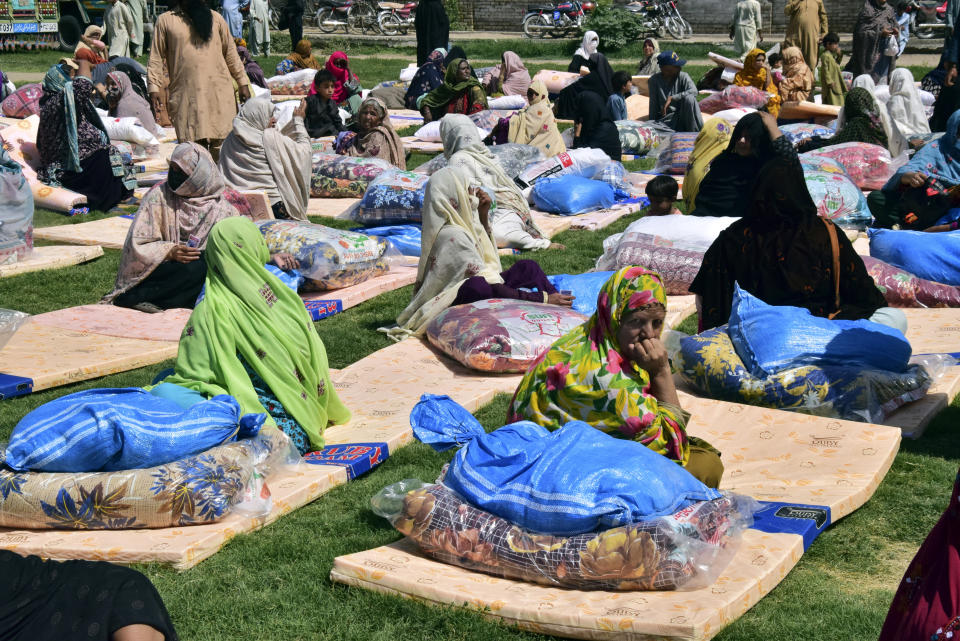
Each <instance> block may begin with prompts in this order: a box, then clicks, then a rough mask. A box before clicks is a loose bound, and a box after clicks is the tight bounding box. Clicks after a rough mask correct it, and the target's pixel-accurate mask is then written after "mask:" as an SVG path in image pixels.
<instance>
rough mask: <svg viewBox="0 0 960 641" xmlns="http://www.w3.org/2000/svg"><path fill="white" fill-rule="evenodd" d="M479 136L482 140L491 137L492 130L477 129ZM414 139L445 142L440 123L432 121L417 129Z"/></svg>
mask: <svg viewBox="0 0 960 641" xmlns="http://www.w3.org/2000/svg"><path fill="white" fill-rule="evenodd" d="M477 135H478V136H480V140H483V139H484V138H486V137H487V136H489V135H490V130H489V129H481V128H480V127H477ZM413 137H414V138H416V139H417V140H423V141H426V142H443V141H442V140H441V138H440V121H439V120H431V121H430V122H428V123H427V124H425V125H424V126H422V127H420V128H419V129H417V131H416V133H414V134H413Z"/></svg>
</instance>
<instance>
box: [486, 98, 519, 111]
mask: <svg viewBox="0 0 960 641" xmlns="http://www.w3.org/2000/svg"><path fill="white" fill-rule="evenodd" d="M487 106H489V107H490V109H523V108H524V107H526V106H527V99H526V98H524V97H523V96H501V97H499V98H490V99H489V100H487Z"/></svg>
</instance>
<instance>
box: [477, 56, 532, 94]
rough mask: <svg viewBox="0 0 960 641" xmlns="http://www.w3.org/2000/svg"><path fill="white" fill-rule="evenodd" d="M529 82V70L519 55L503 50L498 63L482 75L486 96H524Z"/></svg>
mask: <svg viewBox="0 0 960 641" xmlns="http://www.w3.org/2000/svg"><path fill="white" fill-rule="evenodd" d="M530 82H531V80H530V72H529V71H527V68H526V66H524V64H523V60H521V59H520V56H518V55H517V54H515V53H514V52H512V51H504V52H503V55H502V56H500V64H498V65H497V66H495V67H494V68H493V69H491V70H490V71H489V72H487V75H485V76H484V77H483V88H484V90H485V91H486V92H487V95H488V96H526V95H527V89H529V88H530Z"/></svg>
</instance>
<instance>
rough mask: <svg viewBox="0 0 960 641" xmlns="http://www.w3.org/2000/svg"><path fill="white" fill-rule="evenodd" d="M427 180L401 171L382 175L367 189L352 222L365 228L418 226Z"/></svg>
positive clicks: (419, 175) (412, 173)
mask: <svg viewBox="0 0 960 641" xmlns="http://www.w3.org/2000/svg"><path fill="white" fill-rule="evenodd" d="M429 179H430V178H429V176H425V175H423V174H416V173H414V172H412V171H402V170H400V169H391V170H389V171H385V172H383V173H382V174H380V175H379V176H377V177H376V178H375V179H374V180H373V181H372V182H371V183H370V185H369V186H368V187H367V191H366V192H365V193H364V194H363V198H361V199H360V206H359V207H358V208H357V209H356V210H355V212H354V219H355V220H357V221H358V222H360V223H363V224H365V225H402V224H404V223H419V222H420V220H421V217H422V213H423V197H424V194H425V192H426V189H427V181H428V180H429Z"/></svg>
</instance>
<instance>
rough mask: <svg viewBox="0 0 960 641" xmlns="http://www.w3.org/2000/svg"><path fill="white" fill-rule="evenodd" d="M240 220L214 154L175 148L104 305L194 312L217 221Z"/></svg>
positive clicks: (190, 146)
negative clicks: (209, 239) (205, 255)
mask: <svg viewBox="0 0 960 641" xmlns="http://www.w3.org/2000/svg"><path fill="white" fill-rule="evenodd" d="M239 215H240V212H239V211H238V210H237V208H236V207H234V206H233V205H232V204H230V202H228V200H227V198H226V196H225V194H224V184H223V176H221V175H220V171H219V170H218V169H217V165H216V164H215V163H214V162H213V158H212V157H211V156H210V152H208V151H207V150H206V149H204V148H203V147H201V146H200V145H198V144H196V143H193V142H185V143H181V144H179V145H177V147H176V149H174V150H173V154H172V155H171V157H170V170H169V173H168V175H167V181H166V182H163V183H160V184H159V185H157V186H156V187H154V188H153V189H151V190H150V191H149V192H148V193H147V195H146V196H144V198H143V201H142V202H141V203H140V209H139V210H138V211H137V215H136V216H135V217H134V219H133V224H132V225H130V231H129V232H127V239H126V241H125V242H124V243H123V254H122V256H121V257H120V268H119V270H118V272H117V282H116V285H115V286H114V289H113V291H112V292H110V293H109V294H107V295H106V296H104V297H103V300H102V301H101V302H103V303H111V302H112V303H113V304H114V305H118V306H120V307H133V308H134V309H140V310H141V311H148V312H156V311H160V310H161V309H172V308H175V307H186V308H191V307H193V305H194V302H195V301H196V299H197V295H198V294H199V293H200V289H201V288H202V287H203V282H204V279H205V278H206V274H207V265H206V263H205V262H204V260H203V255H202V254H201V251H202V250H203V248H204V247H205V246H206V244H207V235H208V234H209V233H210V230H211V229H212V228H213V226H214V225H215V224H216V223H218V222H219V221H221V220H223V219H224V218H230V217H233V216H239Z"/></svg>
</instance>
